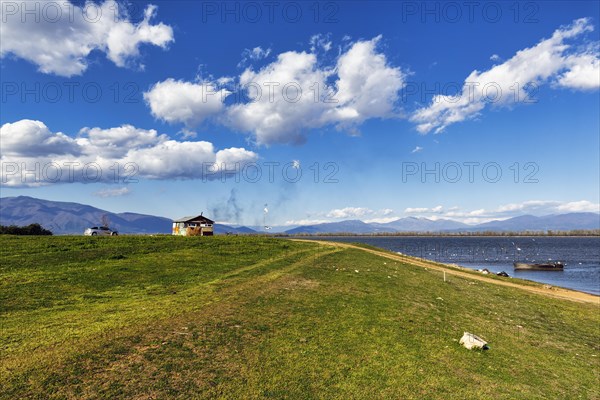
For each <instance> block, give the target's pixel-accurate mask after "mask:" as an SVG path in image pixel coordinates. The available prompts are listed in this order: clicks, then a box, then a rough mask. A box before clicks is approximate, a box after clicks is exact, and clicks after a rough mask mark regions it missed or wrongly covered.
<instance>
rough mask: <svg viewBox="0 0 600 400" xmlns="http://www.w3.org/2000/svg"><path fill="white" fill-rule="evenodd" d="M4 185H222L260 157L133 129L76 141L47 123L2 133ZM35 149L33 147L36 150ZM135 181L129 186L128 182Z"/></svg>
mask: <svg viewBox="0 0 600 400" xmlns="http://www.w3.org/2000/svg"><path fill="white" fill-rule="evenodd" d="M0 140H1V141H2V156H1V158H0V161H1V163H2V172H1V180H2V184H3V185H6V186H13V187H27V186H43V185H48V184H52V183H67V182H84V183H85V182H87V183H91V182H106V183H123V182H125V183H127V179H138V178H147V179H218V178H219V177H220V175H219V172H222V173H226V174H231V173H234V172H233V171H235V170H236V167H243V166H244V165H246V164H247V163H250V162H254V161H256V160H257V159H258V155H257V154H256V153H254V152H252V151H249V150H246V149H243V148H235V147H232V148H227V149H221V150H217V149H215V148H214V146H213V144H212V143H210V142H206V141H177V140H172V139H169V137H168V136H167V135H164V134H158V132H157V131H155V130H153V129H150V130H145V129H140V128H136V127H134V126H132V125H123V126H119V127H115V128H108V129H102V128H97V127H96V128H83V129H82V130H81V131H80V132H79V135H78V137H76V138H72V137H69V136H67V135H65V134H64V133H62V132H52V131H51V130H50V129H49V128H48V127H47V126H46V125H45V124H44V123H43V122H41V121H34V120H27V119H24V120H20V121H17V122H14V123H6V124H4V125H2V127H0ZM32 143H33V145H32ZM130 181H131V180H130Z"/></svg>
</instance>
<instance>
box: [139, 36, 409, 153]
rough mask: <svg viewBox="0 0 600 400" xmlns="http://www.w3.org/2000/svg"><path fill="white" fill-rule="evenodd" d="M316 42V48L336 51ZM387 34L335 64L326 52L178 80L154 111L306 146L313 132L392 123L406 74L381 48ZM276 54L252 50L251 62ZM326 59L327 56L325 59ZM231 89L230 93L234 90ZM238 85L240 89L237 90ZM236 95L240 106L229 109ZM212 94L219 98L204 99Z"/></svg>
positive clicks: (152, 98)
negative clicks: (230, 74) (206, 78)
mask: <svg viewBox="0 0 600 400" xmlns="http://www.w3.org/2000/svg"><path fill="white" fill-rule="evenodd" d="M319 38H320V39H316V38H315V37H313V39H312V44H313V48H314V46H315V44H316V43H320V44H319V46H318V48H319V49H321V48H323V47H328V45H327V43H328V42H323V38H322V37H319ZM380 40H381V37H380V36H378V37H376V38H374V39H371V40H362V41H356V42H354V43H351V44H349V45H348V48H347V49H346V51H345V52H342V53H341V54H340V55H339V56H337V58H335V59H334V60H333V61H329V62H328V60H330V58H329V57H325V56H323V52H320V51H317V49H316V48H315V51H312V52H307V51H287V52H283V53H280V54H278V55H277V57H276V59H275V60H274V61H272V62H270V63H268V64H266V65H263V66H262V67H261V68H254V67H252V66H249V67H248V68H246V69H244V71H243V72H242V73H241V74H240V75H239V76H237V77H223V78H218V79H215V80H214V82H203V83H192V82H184V81H176V80H174V79H172V78H170V79H167V80H166V81H164V82H159V83H157V84H156V85H154V86H153V87H152V88H151V89H150V90H149V91H148V92H147V93H145V94H144V98H145V99H146V102H147V103H148V105H149V106H150V109H151V111H152V114H153V115H154V116H155V117H157V118H160V119H162V120H165V121H167V122H171V123H182V124H184V125H185V126H186V128H187V129H193V128H194V127H195V126H197V125H198V124H200V123H202V121H204V120H205V119H206V118H208V117H210V116H217V118H215V120H216V121H218V122H220V123H221V124H223V125H225V126H227V127H229V128H232V129H234V130H237V131H240V132H244V133H247V134H250V135H251V136H252V137H253V138H254V141H255V142H256V143H258V144H264V145H270V144H275V143H302V142H303V141H305V140H306V135H307V132H308V131H309V130H311V129H315V128H322V127H327V126H333V127H336V128H337V129H339V130H344V131H347V132H349V133H356V131H357V128H358V126H359V125H360V124H361V123H363V122H364V121H365V120H367V119H371V118H392V117H395V116H396V115H397V112H396V111H395V107H396V103H397V100H398V96H399V91H400V89H401V88H402V87H403V86H404V84H405V81H404V77H405V73H404V72H403V71H402V70H401V69H400V68H398V67H393V66H391V65H390V63H389V61H388V59H387V57H386V56H385V54H383V53H382V52H379V51H378V50H377V45H378V43H379V42H380ZM269 53H270V50H269V49H267V50H264V49H262V48H260V47H257V48H254V49H252V50H247V51H246V52H245V53H244V61H245V60H258V59H261V58H263V57H266V56H267V55H268V54H269ZM321 56H323V58H321ZM226 87H227V88H230V89H227V88H226ZM231 87H235V89H231ZM230 90H236V96H235V97H236V99H237V100H236V101H235V102H233V104H230V105H225V103H224V100H225V97H227V95H230V94H232V92H230ZM206 92H211V93H213V94H214V95H212V96H208V97H207V96H203V95H202V94H203V93H206Z"/></svg>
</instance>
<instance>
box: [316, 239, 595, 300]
mask: <svg viewBox="0 0 600 400" xmlns="http://www.w3.org/2000/svg"><path fill="white" fill-rule="evenodd" d="M319 239H322V240H335V241H340V242H359V243H365V244H369V245H372V246H376V247H380V248H383V249H387V250H391V251H394V252H401V253H404V254H407V255H411V256H415V257H421V258H426V259H429V260H433V261H439V262H442V263H447V264H458V265H461V266H464V267H467V268H472V269H480V268H487V269H488V270H490V271H491V272H500V271H506V272H507V273H508V274H509V275H510V276H512V277H515V278H522V279H529V280H532V281H536V282H542V283H547V284H550V285H553V286H562V287H565V288H569V289H575V290H579V291H582V292H587V293H592V294H596V295H600V237H556V236H554V237H544V236H537V237H499V236H492V237H488V236H485V237H483V236H478V237H473V236H466V237H422V236H421V237H417V236H409V237H406V236H393V237H368V236H352V237H342V236H339V237H338V236H336V237H321V238H319ZM515 261H524V262H545V261H562V262H563V263H564V264H565V268H564V271H514V270H513V262H515Z"/></svg>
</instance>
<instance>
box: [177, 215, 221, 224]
mask: <svg viewBox="0 0 600 400" xmlns="http://www.w3.org/2000/svg"><path fill="white" fill-rule="evenodd" d="M173 222H204V223H209V224H214V223H215V221H213V220H212V219H209V218H206V217H205V216H203V215H197V216H195V217H194V216H189V217H181V218H179V219H176V220H174V221H173Z"/></svg>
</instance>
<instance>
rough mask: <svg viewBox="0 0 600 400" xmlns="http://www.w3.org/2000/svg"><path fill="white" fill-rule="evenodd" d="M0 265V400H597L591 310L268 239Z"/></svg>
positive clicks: (150, 246)
mask: <svg viewBox="0 0 600 400" xmlns="http://www.w3.org/2000/svg"><path fill="white" fill-rule="evenodd" d="M0 249H1V250H0V271H1V275H0V302H1V303H0V312H1V314H0V327H1V332H0V349H1V359H0V364H1V366H0V398H6V399H15V398H56V399H58V398H73V399H82V398H107V399H109V398H110V399H114V398H140V399H142V398H148V399H149V398H181V399H189V398H214V397H220V396H221V397H223V398H246V399H250V398H290V399H312V398H328V399H329V398H339V399H353V398H355V399H366V398H369V399H371V398H375V399H376V398H381V399H389V398H406V399H411V398H414V399H424V398H440V399H465V398H485V399H487V398H494V399H496V398H497V399H514V398H532V399H536V398H540V399H541V398H555V399H558V398H573V399H574V398H585V399H600V389H599V387H600V385H599V384H600V378H599V371H600V370H599V368H600V331H599V330H600V313H599V309H598V307H597V306H595V305H590V304H579V303H574V302H568V301H562V300H557V299H551V298H547V297H543V296H538V295H535V294H528V293H525V292H522V291H520V290H518V289H513V288H505V287H499V286H496V285H491V284H485V283H481V282H477V283H475V282H473V281H470V280H468V279H462V278H457V277H452V278H451V279H450V281H449V282H443V280H442V279H441V276H440V274H439V273H437V272H435V271H431V270H430V271H426V270H425V269H423V268H420V267H415V266H411V265H405V264H400V263H395V262H394V261H391V260H387V259H384V258H381V257H378V256H375V255H372V254H368V253H366V252H363V251H360V250H356V249H333V248H330V247H327V246H321V245H319V244H313V243H300V242H288V241H285V240H276V239H270V238H252V237H213V238H181V237H168V236H166V237H116V238H112V237H111V238H87V237H44V238H41V237H7V236H4V237H0ZM356 271H358V272H356ZM463 331H470V332H473V333H476V334H478V335H480V336H483V337H484V338H486V339H487V340H488V341H489V342H490V346H491V350H489V351H486V352H481V351H468V350H466V349H464V348H463V347H461V346H459V345H458V339H459V338H460V337H461V336H462V333H463Z"/></svg>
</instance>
